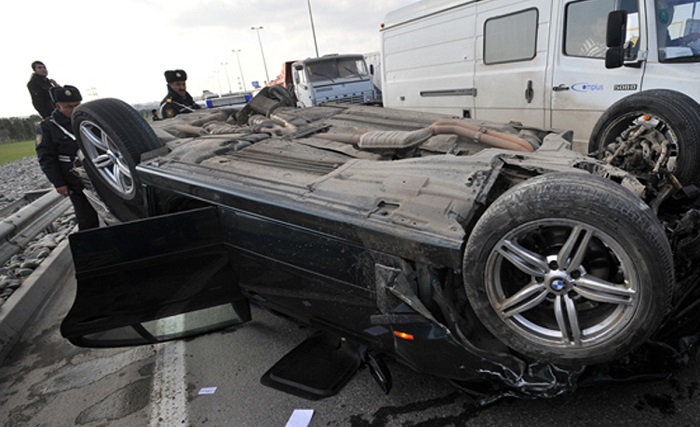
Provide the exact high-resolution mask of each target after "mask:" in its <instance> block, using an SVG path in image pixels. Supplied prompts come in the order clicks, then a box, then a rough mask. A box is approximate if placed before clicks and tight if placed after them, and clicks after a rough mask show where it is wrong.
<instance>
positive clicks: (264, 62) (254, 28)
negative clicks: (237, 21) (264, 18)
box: [250, 27, 270, 83]
mask: <svg viewBox="0 0 700 427" xmlns="http://www.w3.org/2000/svg"><path fill="white" fill-rule="evenodd" d="M250 29H251V30H255V32H256V33H258V44H260V54H261V55H262V59H263V66H264V67H265V78H266V79H267V80H266V81H265V82H266V83H267V82H269V81H270V74H269V73H268V72H267V62H266V61H265V52H264V51H263V45H262V41H261V40H260V30H262V29H263V27H250Z"/></svg>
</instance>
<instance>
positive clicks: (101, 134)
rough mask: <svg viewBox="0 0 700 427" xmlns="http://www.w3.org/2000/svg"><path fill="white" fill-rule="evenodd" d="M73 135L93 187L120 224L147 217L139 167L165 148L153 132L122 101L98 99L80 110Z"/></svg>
mask: <svg viewBox="0 0 700 427" xmlns="http://www.w3.org/2000/svg"><path fill="white" fill-rule="evenodd" d="M73 132H74V134H75V135H76V138H77V142H78V147H79V148H80V150H81V151H82V153H83V155H84V156H85V160H84V165H85V170H86V172H87V174H88V176H89V177H90V180H91V181H92V184H93V187H94V188H95V191H96V192H97V194H98V195H99V196H100V197H101V198H102V200H103V201H104V202H105V203H106V204H107V206H109V208H110V210H111V211H112V213H113V214H114V216H116V217H117V218H118V219H119V220H120V221H130V220H134V219H138V218H143V217H145V216H147V209H146V205H145V201H144V194H143V190H142V188H141V187H142V186H141V182H140V181H139V179H138V175H137V174H136V165H137V164H138V163H139V162H140V161H141V154H143V153H145V152H148V151H151V150H155V149H157V148H160V147H162V144H161V142H160V140H159V139H158V137H156V134H155V133H154V132H153V129H152V128H151V127H150V126H149V125H148V123H146V121H145V120H144V119H143V118H142V117H141V115H140V114H139V113H138V112H137V111H136V110H134V109H133V108H132V107H131V106H129V105H128V104H126V103H125V102H123V101H120V100H118V99H113V98H105V99H99V100H96V101H91V102H88V103H85V104H82V105H80V106H78V108H76V109H75V111H74V113H73Z"/></svg>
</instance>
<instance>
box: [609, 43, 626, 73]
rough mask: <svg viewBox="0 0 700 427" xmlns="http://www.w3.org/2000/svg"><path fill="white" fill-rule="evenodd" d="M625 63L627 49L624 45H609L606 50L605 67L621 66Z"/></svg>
mask: <svg viewBox="0 0 700 427" xmlns="http://www.w3.org/2000/svg"><path fill="white" fill-rule="evenodd" d="M624 63H625V49H624V48H623V47H609V48H608V50H607V51H606V52H605V68H608V69H609V68H620V67H622V66H623V65H624Z"/></svg>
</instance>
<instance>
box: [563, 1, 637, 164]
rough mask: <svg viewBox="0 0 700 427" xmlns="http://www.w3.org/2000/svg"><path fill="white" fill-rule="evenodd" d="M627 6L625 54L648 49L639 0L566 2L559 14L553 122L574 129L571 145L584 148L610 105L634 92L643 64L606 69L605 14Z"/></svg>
mask: <svg viewBox="0 0 700 427" xmlns="http://www.w3.org/2000/svg"><path fill="white" fill-rule="evenodd" d="M616 9H617V10H619V9H624V10H627V13H628V17H627V40H628V49H627V52H626V56H627V57H628V58H629V59H633V58H635V57H639V56H640V52H645V51H646V46H647V43H646V31H644V26H643V25H640V22H641V23H643V22H645V21H644V14H643V10H640V5H639V1H638V0H622V1H620V0H576V1H564V2H563V7H562V8H560V9H559V10H557V11H556V14H557V16H558V19H557V20H556V22H557V31H556V33H557V37H556V43H553V44H552V50H553V52H554V66H553V72H552V85H551V87H550V88H549V89H550V90H551V100H552V101H551V102H552V104H551V108H552V110H551V114H552V116H551V117H552V118H551V126H552V127H555V128H560V129H572V130H573V131H574V140H575V142H574V149H575V150H576V151H579V152H584V153H585V152H587V147H588V138H589V136H590V133H591V130H592V129H593V127H594V126H595V123H596V121H597V120H598V118H599V117H600V116H601V114H602V113H603V111H605V110H606V109H607V108H608V107H609V106H610V105H612V104H613V103H614V102H615V101H618V100H619V99H622V98H624V97H625V96H628V95H630V94H632V93H634V92H638V91H639V90H640V87H641V83H642V76H643V74H644V68H645V66H646V63H645V62H643V61H640V62H637V63H636V64H634V65H635V66H625V67H620V68H617V69H606V68H605V51H606V46H605V34H606V23H607V17H608V14H609V13H610V12H611V11H612V10H616Z"/></svg>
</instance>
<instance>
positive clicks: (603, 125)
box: [588, 89, 700, 184]
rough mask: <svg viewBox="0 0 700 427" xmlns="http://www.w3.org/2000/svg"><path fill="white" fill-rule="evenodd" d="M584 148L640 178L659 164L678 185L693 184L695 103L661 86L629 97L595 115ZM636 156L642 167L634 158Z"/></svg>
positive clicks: (698, 122)
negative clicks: (594, 122) (586, 145)
mask: <svg viewBox="0 0 700 427" xmlns="http://www.w3.org/2000/svg"><path fill="white" fill-rule="evenodd" d="M623 141H624V142H623ZM648 146H651V150H648V149H646V147H648ZM588 152H589V153H590V154H592V155H594V156H596V157H597V158H599V159H603V160H606V161H609V162H610V163H612V164H614V165H615V166H618V167H621V168H623V169H625V170H627V171H628V172H630V173H633V174H635V175H637V176H638V177H639V178H641V179H642V180H644V179H645V177H647V176H648V175H650V174H653V173H658V172H659V166H661V169H660V170H661V171H663V170H664V169H665V170H667V171H668V172H670V173H673V174H674V175H675V176H676V178H678V180H679V181H680V182H681V183H683V184H695V183H698V182H700V168H698V167H697V165H698V163H699V162H700V106H699V105H698V104H697V103H696V102H695V101H694V100H693V99H692V98H690V97H688V96H686V95H684V94H682V93H679V92H674V91H670V90H664V89H656V90H649V91H644V92H640V93H636V94H634V95H630V96H628V97H627V98H624V99H621V100H620V101H618V102H616V103H614V104H613V105H612V106H611V107H610V108H608V109H607V110H606V111H605V112H604V113H603V115H602V116H601V117H600V119H598V122H597V123H596V125H595V127H594V128H593V131H592V133H591V138H590V141H589V143H588ZM642 156H643V157H644V158H645V162H644V165H642V164H641V163H640V162H639V157H642ZM655 168H656V170H655Z"/></svg>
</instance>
